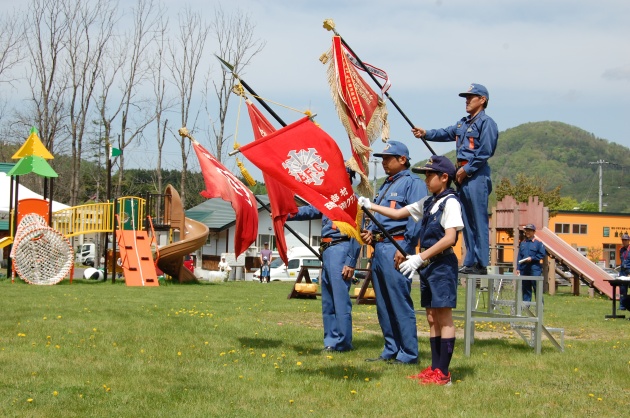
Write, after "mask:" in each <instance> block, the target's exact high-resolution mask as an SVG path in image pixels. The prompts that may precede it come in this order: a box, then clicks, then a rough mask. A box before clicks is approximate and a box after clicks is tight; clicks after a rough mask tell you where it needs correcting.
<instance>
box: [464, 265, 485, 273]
mask: <svg viewBox="0 0 630 418" xmlns="http://www.w3.org/2000/svg"><path fill="white" fill-rule="evenodd" d="M469 274H479V275H486V274H488V267H482V266H479V265H476V266H474V267H473V272H472V273H469Z"/></svg>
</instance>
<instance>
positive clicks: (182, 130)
mask: <svg viewBox="0 0 630 418" xmlns="http://www.w3.org/2000/svg"><path fill="white" fill-rule="evenodd" d="M215 56H216V55H215ZM217 58H219V57H217ZM219 60H221V58H219ZM221 61H222V62H223V63H224V64H226V65H229V64H227V62H225V61H223V60H221ZM240 81H241V83H242V84H243V86H244V85H245V84H244V83H243V80H240ZM248 90H249V89H248ZM250 93H251V94H255V93H252V92H251V91H250ZM265 104H266V103H265ZM276 117H279V116H277V115H276ZM282 123H283V124H284V122H282ZM283 126H286V124H284V125H283ZM179 134H180V135H181V136H186V137H188V138H189V139H190V140H191V141H195V139H194V138H193V137H192V136H191V135H189V134H188V130H186V129H185V128H180V129H179ZM239 152H240V150H238V149H237V150H234V151H232V153H230V154H229V155H233V154H236V153H239ZM254 197H255V198H256V201H257V202H258V203H259V204H260V205H261V206H262V207H263V208H265V210H267V212H269V213H271V208H270V207H269V205H267V204H265V203H264V202H263V201H262V200H260V198H259V197H258V196H256V195H254ZM284 228H285V229H286V230H287V231H289V232H290V233H292V234H293V236H294V237H295V238H297V239H298V241H300V242H301V243H302V244H304V246H305V247H307V248H308V249H309V250H310V251H311V252H312V253H313V254H315V257H317V258H318V259H319V260H320V261H321V260H322V256H321V255H320V254H319V252H317V250H315V249H314V248H313V247H311V246H310V245H309V244H308V243H307V242H306V241H304V239H303V238H302V237H301V236H300V235H299V234H298V233H297V232H295V230H294V229H293V228H291V227H290V226H288V225H287V224H286V223H285V224H284Z"/></svg>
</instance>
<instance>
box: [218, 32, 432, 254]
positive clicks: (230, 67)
mask: <svg viewBox="0 0 630 418" xmlns="http://www.w3.org/2000/svg"><path fill="white" fill-rule="evenodd" d="M335 33H336V32H335ZM342 41H343V39H342ZM348 49H350V47H348ZM215 57H216V58H217V59H218V60H219V62H221V65H223V67H224V68H225V70H226V71H229V72H230V73H231V74H232V75H233V76H234V77H235V78H236V79H238V80H239V81H240V82H241V84H242V85H243V87H245V89H247V91H248V92H249V93H250V94H251V95H253V96H254V97H255V98H256V100H258V102H259V103H260V104H261V105H262V106H263V107H264V108H265V109H267V111H268V112H269V113H270V114H271V116H273V117H274V119H275V120H276V121H277V122H278V123H279V124H280V125H282V126H287V124H286V123H284V121H283V120H282V119H281V118H280V116H278V115H277V114H276V112H274V111H273V109H271V108H270V107H269V105H268V104H267V103H266V102H265V101H264V100H263V99H261V98H260V97H259V96H258V95H257V94H256V92H255V91H254V89H252V88H251V87H250V86H249V85H248V84H247V83H246V82H245V81H244V80H243V79H242V78H240V77H239V76H238V75H237V74H236V73H235V72H234V66H233V65H232V64H230V63H229V62H227V61H225V60H224V59H223V58H221V57H219V56H218V55H215ZM357 60H358V57H357ZM361 65H362V66H363V67H364V68H365V64H363V62H361ZM377 84H378V81H377ZM388 97H389V96H388ZM412 126H413V124H412ZM423 141H424V139H423ZM425 144H426V141H425ZM427 147H429V145H428V144H427ZM429 150H430V151H431V152H432V153H433V154H435V152H433V150H432V149H431V147H429ZM232 152H233V153H234V154H236V153H237V152H240V150H235V151H232ZM230 155H232V154H230ZM259 203H260V202H259ZM307 203H308V202H307ZM263 207H265V209H267V210H268V211H269V212H270V213H271V209H268V208H267V207H266V205H263ZM361 209H363V212H364V213H365V214H366V215H367V216H368V218H370V220H371V221H372V222H373V223H374V225H376V227H377V228H378V229H380V230H381V232H382V233H383V235H385V237H386V238H387V239H388V240H390V242H391V243H392V244H394V246H395V247H396V249H397V250H398V251H400V253H401V254H403V255H404V256H405V257H406V256H407V253H406V252H405V250H403V248H402V247H401V246H400V245H399V244H398V243H397V242H396V240H395V239H393V238H392V236H391V235H390V234H389V232H387V230H386V229H385V228H384V227H383V225H382V224H381V223H380V222H379V221H377V220H376V218H375V217H374V215H372V213H370V212H369V211H367V210H365V208H364V207H363V206H361ZM284 227H285V228H287V230H288V231H290V232H292V233H293V235H294V236H295V237H296V238H298V239H299V240H300V241H301V242H302V243H304V244H305V245H306V246H307V247H308V248H309V249H310V250H311V251H312V252H313V253H314V254H315V250H314V249H313V247H311V246H310V245H308V244H306V243H305V242H304V241H303V240H302V239H301V237H299V236H298V234H297V233H295V231H292V230H291V229H290V227H288V226H287V225H286V224H285V225H284Z"/></svg>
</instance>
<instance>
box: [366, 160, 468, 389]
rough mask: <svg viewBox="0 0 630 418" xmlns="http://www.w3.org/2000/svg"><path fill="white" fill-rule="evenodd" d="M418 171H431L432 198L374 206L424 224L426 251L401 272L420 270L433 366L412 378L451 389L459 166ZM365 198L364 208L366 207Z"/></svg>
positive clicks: (435, 163)
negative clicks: (396, 206) (395, 206)
mask: <svg viewBox="0 0 630 418" xmlns="http://www.w3.org/2000/svg"><path fill="white" fill-rule="evenodd" d="M412 171H413V172H416V173H425V175H426V178H425V183H426V185H427V188H428V189H429V192H430V193H432V196H430V197H428V198H426V199H423V200H421V201H418V202H415V203H413V204H410V205H407V206H405V207H404V208H402V209H392V208H388V207H383V206H378V205H374V204H372V205H370V204H368V206H370V207H371V209H372V210H374V211H375V212H377V213H380V214H383V215H385V216H389V217H392V218H394V219H402V218H407V217H409V216H411V217H412V218H413V220H414V221H416V222H418V221H421V223H420V225H421V232H420V244H421V246H422V247H421V252H420V253H419V254H416V255H411V256H407V260H406V261H405V262H403V263H401V264H400V266H399V269H400V272H401V273H402V274H404V275H406V276H409V277H411V276H412V275H413V273H414V272H415V271H416V270H418V269H420V292H421V294H420V304H421V306H422V307H424V308H426V310H427V321H428V322H429V330H430V338H429V341H430V343H431V366H429V367H427V368H425V369H424V370H422V371H421V372H420V373H419V374H417V375H415V376H410V377H411V378H414V379H419V380H420V382H421V383H422V384H436V385H450V384H451V373H450V372H449V370H448V369H449V365H450V362H451V358H452V356H453V350H454V348H455V325H454V323H453V308H455V307H456V306H457V256H455V253H454V252H453V246H454V245H455V244H456V243H457V232H458V231H460V230H461V229H462V228H463V227H464V222H463V219H462V215H461V205H460V203H459V199H458V198H457V195H456V194H455V191H453V189H451V188H450V185H451V181H452V179H453V178H454V177H455V166H454V165H453V163H452V162H450V161H449V160H448V158H446V157H442V156H438V155H433V156H431V158H430V159H429V161H428V162H427V163H426V164H425V165H424V167H419V168H413V169H412ZM362 199H364V198H361V199H360V201H359V203H360V204H361V203H364V201H363V200H362ZM364 206H365V205H364ZM366 209H367V207H366Z"/></svg>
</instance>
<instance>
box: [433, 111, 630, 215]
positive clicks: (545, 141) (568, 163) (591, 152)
mask: <svg viewBox="0 0 630 418" xmlns="http://www.w3.org/2000/svg"><path fill="white" fill-rule="evenodd" d="M447 156H448V157H449V158H451V159H452V160H454V159H455V151H452V152H449V153H448V154H447ZM599 160H603V161H606V162H608V163H609V164H604V165H603V191H604V198H603V203H604V209H603V210H604V211H605V212H630V199H628V194H629V191H630V178H628V179H626V178H625V176H624V173H625V171H624V167H625V168H626V169H627V167H630V149H628V148H626V147H624V146H621V145H618V144H615V143H612V142H609V141H607V140H605V139H601V138H597V137H595V135H593V134H591V133H589V132H586V131H584V130H583V129H580V128H577V127H575V126H572V125H567V124H565V123H561V122H531V123H526V124H523V125H519V126H517V127H514V128H511V129H508V130H506V131H503V132H501V133H500V134H499V144H498V146H497V150H496V152H495V154H494V157H492V158H491V159H490V167H491V168H492V179H493V184H494V185H497V184H498V183H499V181H500V180H501V178H503V177H506V178H508V179H509V180H510V181H512V183H514V180H515V179H516V175H517V174H519V173H523V174H525V175H526V176H528V177H538V178H542V179H544V181H546V182H547V186H548V188H549V189H551V188H554V187H556V186H561V187H562V189H561V195H562V196H563V197H572V198H574V199H576V200H577V201H578V202H582V201H585V200H588V201H591V202H595V203H597V202H599V194H598V193H599V174H598V165H597V164H592V163H594V162H597V161H599ZM423 162H424V161H423ZM493 197H494V196H492V198H493Z"/></svg>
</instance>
